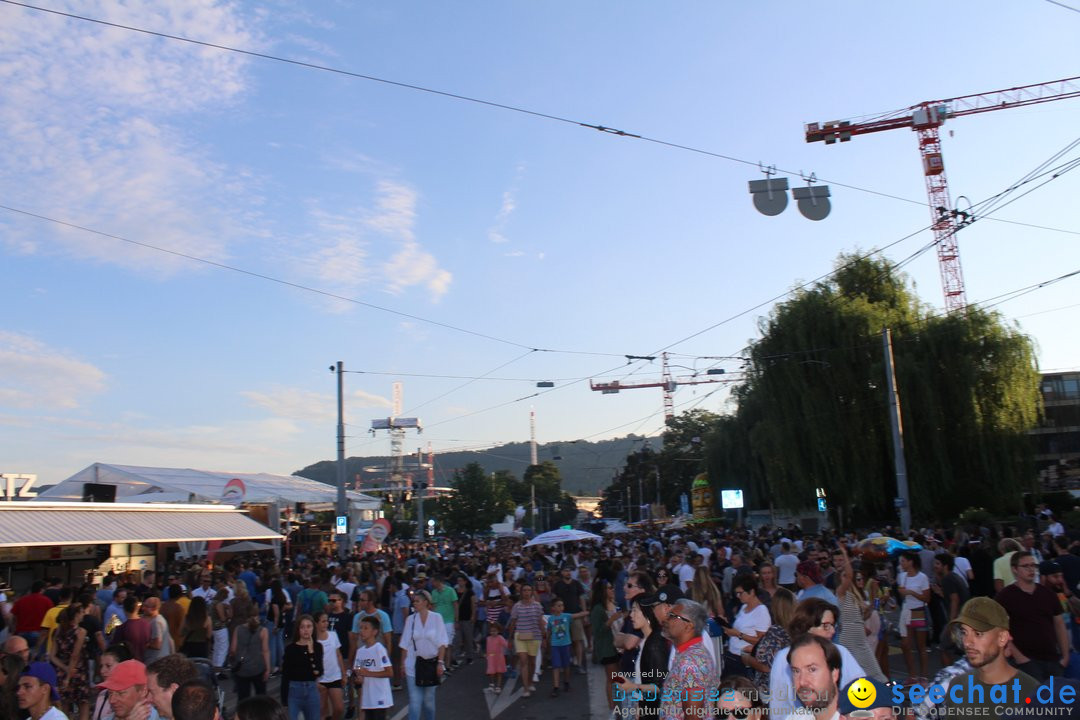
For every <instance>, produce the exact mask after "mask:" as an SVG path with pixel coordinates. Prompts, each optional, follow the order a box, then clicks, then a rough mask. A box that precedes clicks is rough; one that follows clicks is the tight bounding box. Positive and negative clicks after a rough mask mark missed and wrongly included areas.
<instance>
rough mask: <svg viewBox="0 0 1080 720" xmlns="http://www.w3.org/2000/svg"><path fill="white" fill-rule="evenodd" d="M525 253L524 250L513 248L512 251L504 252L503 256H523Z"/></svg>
mask: <svg viewBox="0 0 1080 720" xmlns="http://www.w3.org/2000/svg"><path fill="white" fill-rule="evenodd" d="M524 254H525V251H524V250H513V251H511V252H507V253H503V257H521V256H522V255H524Z"/></svg>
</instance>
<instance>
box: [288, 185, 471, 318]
mask: <svg viewBox="0 0 1080 720" xmlns="http://www.w3.org/2000/svg"><path fill="white" fill-rule="evenodd" d="M417 199H418V197H417V193H416V191H415V190H414V189H413V188H411V187H409V186H408V185H405V184H403V183H400V182H396V181H392V180H380V181H378V182H377V183H376V186H375V198H374V201H373V203H372V204H371V206H370V207H364V206H360V207H353V208H348V209H345V210H340V211H337V212H330V211H328V210H326V209H324V208H323V206H322V205H321V204H318V205H314V204H313V205H312V207H311V209H310V210H309V215H310V218H311V221H312V222H313V223H314V224H315V225H316V227H317V232H315V233H314V234H313V235H312V236H311V237H310V238H308V239H307V241H306V242H305V246H306V247H310V246H311V245H313V244H314V245H316V246H317V249H316V250H314V251H309V252H308V253H307V254H306V256H305V257H304V259H303V264H304V266H305V267H306V268H307V272H308V273H309V274H311V275H313V276H314V277H316V278H318V279H319V280H320V281H321V282H323V283H325V284H326V286H328V289H331V290H332V291H333V292H334V293H336V294H338V295H343V296H350V297H351V296H355V295H356V294H358V293H359V292H360V291H361V290H363V289H364V288H365V287H367V286H369V285H370V284H371V283H373V282H376V281H378V282H381V284H382V286H383V289H385V290H386V291H387V292H390V293H393V294H399V293H401V292H403V291H405V290H407V289H408V288H411V287H414V286H420V287H426V288H427V290H428V292H429V293H430V295H431V298H432V300H438V299H440V298H441V297H442V296H443V295H444V294H446V292H447V291H448V290H449V289H450V283H451V281H452V279H453V276H452V275H451V273H450V272H449V271H448V270H446V269H444V268H442V267H440V265H439V262H438V260H437V259H436V258H435V256H434V255H433V254H432V253H431V252H429V251H428V250H426V249H424V247H423V246H422V245H421V244H420V243H419V242H418V241H417V239H416V231H415V227H416V218H417V210H416V205H417ZM348 307H350V304H349V303H346V302H344V301H340V302H337V303H334V305H333V308H334V309H335V310H338V311H343V310H345V309H347V308H348Z"/></svg>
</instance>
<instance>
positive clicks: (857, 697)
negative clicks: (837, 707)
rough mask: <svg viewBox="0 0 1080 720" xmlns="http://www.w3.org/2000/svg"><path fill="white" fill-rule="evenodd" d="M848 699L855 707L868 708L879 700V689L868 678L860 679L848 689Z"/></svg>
mask: <svg viewBox="0 0 1080 720" xmlns="http://www.w3.org/2000/svg"><path fill="white" fill-rule="evenodd" d="M847 697H848V700H850V701H851V704H852V705H854V706H855V707H857V708H867V707H870V705H871V704H872V703H873V702H874V700H875V699H876V698H877V688H875V687H874V683H872V682H870V681H869V680H867V679H866V678H859V679H858V680H856V681H855V682H853V683H851V685H850V686H849V687H848V691H847Z"/></svg>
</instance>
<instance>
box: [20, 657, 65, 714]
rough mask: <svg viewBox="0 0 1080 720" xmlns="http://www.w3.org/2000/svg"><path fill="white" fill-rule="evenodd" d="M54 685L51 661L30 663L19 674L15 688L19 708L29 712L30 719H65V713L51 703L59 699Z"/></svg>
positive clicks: (54, 674) (54, 673) (54, 678)
mask: <svg viewBox="0 0 1080 720" xmlns="http://www.w3.org/2000/svg"><path fill="white" fill-rule="evenodd" d="M56 686H57V681H56V670H55V669H53V666H52V664H51V663H47V662H34V663H30V664H29V665H28V666H27V668H26V669H25V670H23V671H22V674H21V675H20V676H19V684H18V686H17V688H16V690H15V699H16V701H17V702H18V705H19V709H20V710H25V711H27V712H28V713H30V720H67V715H65V714H64V713H62V712H60V710H59V709H58V708H57V707H55V706H54V705H53V703H55V702H57V701H58V700H59V699H60V693H59V692H57V689H56Z"/></svg>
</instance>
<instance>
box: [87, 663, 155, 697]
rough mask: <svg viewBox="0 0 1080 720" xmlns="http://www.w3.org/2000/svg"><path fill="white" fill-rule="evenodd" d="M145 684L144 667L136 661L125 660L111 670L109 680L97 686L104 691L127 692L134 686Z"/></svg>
mask: <svg viewBox="0 0 1080 720" xmlns="http://www.w3.org/2000/svg"><path fill="white" fill-rule="evenodd" d="M145 684H146V666H145V665H143V664H142V663H141V662H139V661H138V660H125V661H124V662H122V663H120V664H119V665H117V666H116V667H114V668H113V671H112V675H109V679H108V680H106V681H105V682H103V683H101V684H100V685H98V687H99V688H104V689H106V690H117V691H123V690H127V689H128V688H129V687H133V686H135V685H145Z"/></svg>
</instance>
